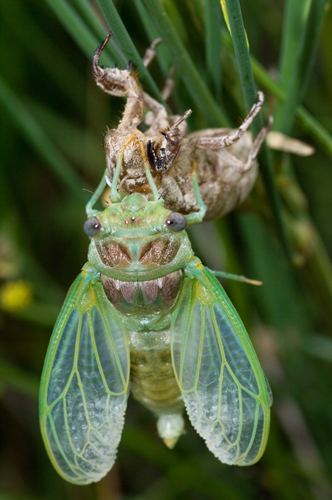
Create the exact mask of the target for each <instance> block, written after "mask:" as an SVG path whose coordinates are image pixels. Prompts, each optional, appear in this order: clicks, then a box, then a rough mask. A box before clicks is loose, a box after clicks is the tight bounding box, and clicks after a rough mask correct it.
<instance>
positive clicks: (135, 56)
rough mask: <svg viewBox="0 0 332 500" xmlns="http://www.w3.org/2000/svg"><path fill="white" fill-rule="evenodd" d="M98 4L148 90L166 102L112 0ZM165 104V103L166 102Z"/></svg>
mask: <svg viewBox="0 0 332 500" xmlns="http://www.w3.org/2000/svg"><path fill="white" fill-rule="evenodd" d="M97 2H98V5H99V7H100V9H101V11H102V13H103V14H104V16H105V19H106V21H107V23H108V25H109V27H110V29H111V30H112V32H113V33H114V35H115V36H116V38H117V41H118V42H119V45H120V47H121V49H122V50H123V52H124V54H125V56H126V58H127V60H128V61H132V62H133V64H134V66H135V68H136V69H137V70H138V71H139V74H140V79H141V81H142V82H143V83H144V84H145V85H146V87H147V90H149V91H150V92H151V94H152V95H153V96H154V97H156V98H157V99H158V100H159V101H160V102H162V103H164V100H163V98H162V96H161V93H160V91H159V89H158V87H157V85H156V84H155V82H154V80H153V79H152V77H151V75H150V73H149V72H148V70H147V69H146V67H145V66H144V64H143V61H142V59H141V57H140V55H139V53H138V52H137V50H136V47H135V45H134V44H133V42H132V40H131V38H130V35H129V33H128V31H127V30H126V28H125V25H124V24H123V22H122V20H121V18H120V16H119V14H118V11H117V10H116V8H115V6H114V4H113V2H112V1H111V0H97ZM164 104H165V103H164Z"/></svg>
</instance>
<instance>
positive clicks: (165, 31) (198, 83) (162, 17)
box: [143, 0, 228, 126]
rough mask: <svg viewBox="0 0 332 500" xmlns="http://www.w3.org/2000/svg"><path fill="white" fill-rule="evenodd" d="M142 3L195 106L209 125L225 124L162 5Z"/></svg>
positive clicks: (219, 110) (224, 118) (146, 0)
mask: <svg viewBox="0 0 332 500" xmlns="http://www.w3.org/2000/svg"><path fill="white" fill-rule="evenodd" d="M143 3H144V5H145V7H146V9H147V11H148V12H149V14H150V16H151V18H152V20H153V22H154V25H155V26H156V28H157V30H158V33H159V35H160V36H161V37H162V39H163V43H164V44H165V46H166V48H167V50H168V52H169V54H170V56H171V57H172V60H173V63H174V64H175V66H176V69H177V73H178V74H179V75H180V77H181V79H182V80H183V82H184V84H185V85H186V88H187V90H188V92H189V94H190V95H191V97H192V99H193V100H194V102H195V103H196V105H197V107H198V108H199V109H200V111H201V112H202V114H203V115H204V116H205V117H206V118H207V120H208V122H209V124H210V125H214V126H225V124H227V122H228V120H227V117H226V115H225V114H224V112H223V111H222V110H221V108H220V106H218V104H217V102H216V101H215V99H214V98H213V96H212V94H211V92H210V90H209V88H208V86H207V85H206V83H205V82H204V80H203V79H202V78H201V76H200V74H199V71H198V70H197V68H196V67H195V65H194V63H193V61H192V59H191V57H190V56H189V54H188V52H187V50H186V48H185V47H184V45H183V43H182V41H181V39H180V37H179V35H178V33H177V31H176V30H175V28H174V26H173V24H172V22H171V20H170V19H169V17H168V15H167V13H166V11H165V9H164V7H163V5H162V4H161V2H160V1H159V0H158V1H156V0H143Z"/></svg>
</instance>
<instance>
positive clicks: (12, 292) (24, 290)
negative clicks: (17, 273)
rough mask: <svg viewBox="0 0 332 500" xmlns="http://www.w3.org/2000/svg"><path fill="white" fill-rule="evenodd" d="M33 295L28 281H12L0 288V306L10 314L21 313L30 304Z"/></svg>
mask: <svg viewBox="0 0 332 500" xmlns="http://www.w3.org/2000/svg"><path fill="white" fill-rule="evenodd" d="M32 295H33V293H32V287H31V285H30V283H29V282H28V281H23V280H19V281H10V282H8V283H5V284H4V285H2V287H1V288H0V306H1V308H2V309H4V310H5V311H9V312H16V311H21V310H22V309H24V308H25V307H27V306H28V305H29V304H30V302H31V301H32Z"/></svg>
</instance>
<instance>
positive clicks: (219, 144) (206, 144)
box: [195, 92, 264, 149]
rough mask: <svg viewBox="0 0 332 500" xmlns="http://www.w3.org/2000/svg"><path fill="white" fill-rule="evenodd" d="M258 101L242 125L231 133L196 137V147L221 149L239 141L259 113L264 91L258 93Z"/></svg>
mask: <svg viewBox="0 0 332 500" xmlns="http://www.w3.org/2000/svg"><path fill="white" fill-rule="evenodd" d="M257 97H258V101H257V102H256V104H254V105H253V107H252V108H251V110H250V112H249V114H248V116H247V117H246V118H245V120H244V122H243V123H242V125H240V127H239V128H238V129H237V130H236V131H235V132H233V133H232V134H229V135H222V136H220V137H199V138H198V139H196V142H195V147H196V148H200V149H219V148H227V147H228V146H231V145H232V144H234V142H237V141H238V140H239V139H240V138H241V137H242V136H243V134H244V133H245V132H246V131H247V130H248V128H249V126H250V125H251V123H252V121H253V119H254V118H255V116H256V115H257V114H258V113H259V111H260V109H261V107H262V105H263V102H264V94H263V92H258V93H257Z"/></svg>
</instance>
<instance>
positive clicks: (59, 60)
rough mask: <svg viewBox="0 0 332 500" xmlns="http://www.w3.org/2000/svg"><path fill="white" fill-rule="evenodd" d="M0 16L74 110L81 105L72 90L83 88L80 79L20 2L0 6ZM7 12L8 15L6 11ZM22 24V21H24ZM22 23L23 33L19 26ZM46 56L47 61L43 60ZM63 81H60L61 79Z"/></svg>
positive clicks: (77, 96) (23, 48)
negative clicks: (71, 104) (72, 104)
mask: <svg viewBox="0 0 332 500" xmlns="http://www.w3.org/2000/svg"><path fill="white" fill-rule="evenodd" d="M0 6H1V13H2V17H3V19H4V21H5V22H6V23H8V25H9V26H10V29H11V30H12V31H13V32H14V33H15V36H17V38H18V39H19V40H20V42H21V46H22V50H26V51H29V52H30V54H32V56H33V57H34V58H36V59H37V60H38V61H39V63H40V65H41V68H42V71H45V72H47V73H48V74H49V76H50V77H51V78H52V79H53V80H54V81H55V82H56V83H57V84H58V86H59V88H61V90H62V91H63V93H64V94H65V95H66V96H67V98H69V99H70V101H71V102H73V103H74V104H75V105H76V106H78V105H80V103H81V100H80V94H79V92H73V89H75V88H76V89H78V88H80V87H82V78H81V76H80V74H79V73H78V72H77V70H76V69H75V67H74V66H73V65H72V64H70V63H69V62H68V59H67V58H66V57H64V56H63V53H62V52H61V51H60V50H59V48H58V47H57V45H56V44H55V43H53V41H52V39H51V38H50V36H49V35H50V34H49V33H45V32H44V31H43V30H42V29H41V28H40V27H39V26H38V24H37V23H36V22H34V20H33V18H32V17H31V16H30V15H29V11H28V9H26V8H25V5H24V4H23V3H22V2H18V1H13V2H10V4H9V3H7V2H1V3H0ZM9 9H10V11H11V12H10V15H8V14H9V13H8V10H9ZM23 20H24V21H23ZM23 22H24V30H22V29H21V25H22V24H23ZM45 54H48V55H49V56H48V57H45ZM64 74H65V75H66V78H63V75H64Z"/></svg>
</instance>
